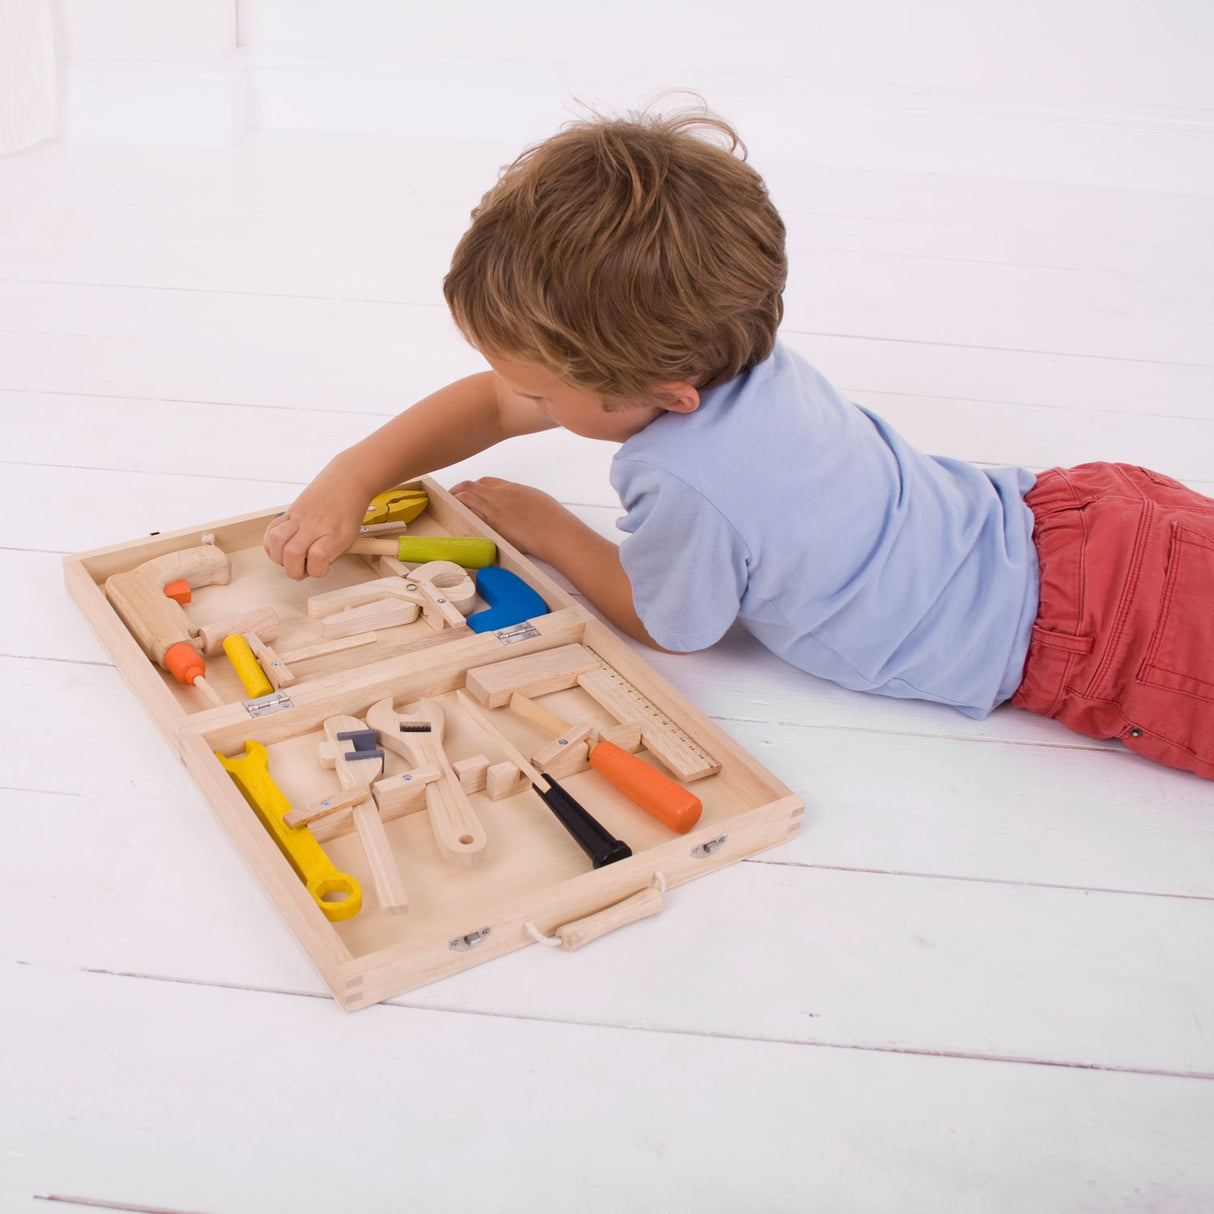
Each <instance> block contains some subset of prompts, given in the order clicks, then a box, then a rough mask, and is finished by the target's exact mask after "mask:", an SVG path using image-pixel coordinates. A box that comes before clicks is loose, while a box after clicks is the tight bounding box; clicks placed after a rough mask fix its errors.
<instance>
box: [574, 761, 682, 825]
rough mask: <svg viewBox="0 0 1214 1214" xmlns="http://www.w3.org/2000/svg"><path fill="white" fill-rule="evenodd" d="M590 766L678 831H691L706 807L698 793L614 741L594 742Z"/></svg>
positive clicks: (632, 799)
mask: <svg viewBox="0 0 1214 1214" xmlns="http://www.w3.org/2000/svg"><path fill="white" fill-rule="evenodd" d="M590 766H591V767H593V768H594V770H595V771H597V772H598V773H599V774H600V775H601V776H603V777H604V778H605V779H606V780H608V781H609V782H610V783H611V784H613V785H614V786H615V787H616V788H618V789H619V790H620V792H622V793H623V794H624V796H626V797H627V798H628V799H629V800H630V801H632V802H633V804H635V805H639V806H640V807H641V809H643V810H644V811H645V812H646V813H647V814H650V815H652V816H653V817H655V818H657V820H658V821H659V822H661V823H663V824H664V825H666V826H669V827H670V829H671V830H675V831H678V832H679V834H683V833H684V832H686V831H689V830H690V829H691V828H692V827H693V826H694V825H695V824H696V823H697V822H698V821H699V820H700V813H701V811H702V810H703V808H704V807H703V805H702V804H701V802H700V798H699V797H697V796H696V795H695V793H692V792H688V791H687V789H685V788H684V787H683V786H682V785H681V784H676V783H675V781H674V780H672V779H671V778H670V777H669V776H667V775H664V774H663V773H662V772H660V771H658V769H657V768H656V767H654V766H653V765H652V764H649V763H646V762H645V760H644V759H638V758H637V756H636V755H632V754H629V753H628V751H626V750H622V749H621V748H620V747H618V746H616V744H615V743H614V742H600V743H599V744H598V745H597V746H595V747H594V749H593V750H592V751H591V752H590Z"/></svg>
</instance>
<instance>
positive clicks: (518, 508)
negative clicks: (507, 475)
mask: <svg viewBox="0 0 1214 1214" xmlns="http://www.w3.org/2000/svg"><path fill="white" fill-rule="evenodd" d="M451 494H452V496H453V497H454V498H456V500H458V501H460V502H462V503H463V504H464V505H465V506H467V507H468V509H469V510H471V511H472V513H473V514H475V515H476V516H477V517H478V518H482V519H484V520H485V522H486V523H488V524H489V526H490V527H492V528H493V530H494V531H496V532H497V533H498V535H500V536H501V537H502V538H503V539H505V540H508V541H509V542H510V543H511V544H513V545H514V546H515V547H516V548H517V549H518V550H519V551H520V552H524V553H526V554H527V555H529V556H538V557H539V558H540V560H549V561H550V557H548V556H547V555H546V550H547V549H550V548H551V545H552V541H553V540H554V539H555V538H556V537H555V534H554V532H555V531H556V530H557V528H559V527H560V526H561V524H562V523H563V522H564V521H565V519H567V518H568V517H569V512H568V511H567V510H566V509H565V507H564V506H562V505H561V504H560V502H558V501H557V500H556V498H554V497H550V496H549V495H548V494H547V493H544V492H542V491H541V490H539V489H533V488H532V487H531V486H530V485H519V484H516V483H515V482H514V481H504V480H501V479H500V478H498V477H496V476H483V477H481V479H480V480H476V481H460V483H459V484H458V485H453V486H452V487H451ZM550 563H551V562H550Z"/></svg>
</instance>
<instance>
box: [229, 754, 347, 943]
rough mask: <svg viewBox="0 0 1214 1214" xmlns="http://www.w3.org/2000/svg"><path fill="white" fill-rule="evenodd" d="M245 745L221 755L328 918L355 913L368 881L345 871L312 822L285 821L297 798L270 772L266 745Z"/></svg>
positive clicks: (332, 918)
mask: <svg viewBox="0 0 1214 1214" xmlns="http://www.w3.org/2000/svg"><path fill="white" fill-rule="evenodd" d="M244 749H245V753H244V754H243V755H237V756H236V757H235V758H231V759H229V758H227V757H226V756H224V755H221V754H220V753H219V752H218V751H216V752H215V757H216V758H217V759H218V760H219V761H220V763H222V764H223V766H224V768H225V770H226V771H227V772H228V774H229V775H230V776H231V777H232V779H233V780H234V781H235V782H236V787H237V788H239V789H240V791H241V793H242V794H243V795H244V799H245V800H246V801H248V803H249V804H250V805H251V806H252V807H253V809H254V810H255V811H256V812H257V816H258V817H259V818H260V819H261V821H262V824H263V825H264V826H265V828H266V830H268V831H269V832H270V834H271V835H272V836H273V838H274V842H275V843H277V844H278V848H279V850H280V851H281V852H282V854H283V855H284V856H286V858H287V859H288V860H289V861H290V863H291V867H292V868H293V869H294V870H295V872H296V874H297V875H298V876H299V879H300V880H301V881H302V882H303V883H304V886H305V887H306V889H307V891H308V893H310V894H311V895H312V897H313V898H314V899H315V900H316V905H317V906H319V907H320V909H321V910H322V911H324V913H325V917H326V918H327V919H329V920H331V921H333V922H336V921H338V920H341V919H350V918H353V917H354V916H355V915H357V914H358V912H359V910H360V909H361V908H362V904H363V891H362V886H360V885H359V883H358V882H357V881H356V880H355V879H354V878H353V877H351V876H350V875H349V874H348V873H339V872H338V871H337V869H336V868H334V867H333V865H332V863H331V862H330V860H329V857H328V856H326V855H325V852H324V848H322V847H321V845H320V844H319V843H317V842H316V840H315V839H314V838H313V837H312V832H311V831H310V830H309V829H308V828H307V827H306V826H296V827H290V826H287V825H286V824H285V823H284V822H283V820H282V819H283V815H284V814H288V813H290V812H291V803H290V802H289V801H288V800H287V798H286V797H285V796H284V795H283V792H282V789H280V788H279V787H278V785H277V784H275V783H274V780H273V778H272V777H271V775H270V756H269V754H268V753H267V752H266V748H265V747H264V746H263V745H262V744H261V743H260V742H255V741H253V740H252V739H249V740H248V741H246V742H245V744H244Z"/></svg>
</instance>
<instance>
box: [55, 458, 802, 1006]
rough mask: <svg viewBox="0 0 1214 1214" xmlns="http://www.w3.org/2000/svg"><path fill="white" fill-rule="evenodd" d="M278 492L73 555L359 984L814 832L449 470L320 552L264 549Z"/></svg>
mask: <svg viewBox="0 0 1214 1214" xmlns="http://www.w3.org/2000/svg"><path fill="white" fill-rule="evenodd" d="M274 515H275V511H273V510H270V511H266V512H264V513H261V514H255V515H247V516H243V517H240V518H234V519H229V520H226V521H223V522H217V523H213V524H208V525H207V526H205V527H199V528H194V529H188V530H183V531H178V532H174V533H171V534H169V533H166V534H156V535H153V536H152V537H150V538H146V539H142V540H136V541H133V542H131V543H127V544H121V545H118V546H116V547H112V548H106V549H101V550H98V551H94V552H88V553H82V554H80V555H77V556H72V557H69V558H67V560H66V562H65V575H66V579H67V583H68V587H69V589H70V591H71V593H72V595H73V597H74V598H75V599H76V601H77V603H78V604H79V606H80V608H81V610H82V611H83V612H84V614H85V616H86V617H87V618H88V619H89V621H90V623H91V624H92V625H93V627H94V628H95V629H96V631H97V634H98V636H99V637H100V638H101V640H102V642H103V643H104V644H105V646H106V647H107V649H109V651H110V653H111V654H112V655H113V657H114V660H115V662H116V663H117V665H118V667H119V669H120V670H121V671H122V673H123V675H124V676H125V677H126V679H127V681H128V682H129V683H130V685H131V687H132V688H133V690H134V691H135V693H136V695H138V697H139V698H140V700H141V701H142V702H143V704H144V706H145V707H146V708H147V710H148V711H149V713H151V715H152V716H153V718H154V719H155V721H156V722H157V724H158V725H159V726H160V728H161V730H162V731H163V733H164V734H165V736H166V737H167V739H168V740H169V742H170V744H171V745H172V746H173V747H174V749H175V750H176V751H177V752H178V754H179V755H180V756H181V758H182V760H183V762H184V763H185V765H186V767H187V768H188V770H189V771H190V773H191V775H192V776H193V777H194V779H195V781H196V782H197V783H198V785H199V787H200V788H201V789H202V791H203V792H204V794H205V796H206V797H207V799H208V801H209V802H210V804H211V806H212V808H213V809H214V811H215V813H216V814H217V816H218V817H219V819H220V821H221V822H222V823H223V825H224V827H225V829H226V830H227V832H228V834H229V835H230V837H231V838H232V840H233V842H234V843H235V845H236V847H237V848H238V849H239V850H240V852H241V853H242V855H243V856H244V858H245V859H246V861H247V862H248V864H249V866H250V868H251V869H252V871H253V873H254V875H255V876H256V877H257V879H258V880H259V881H260V883H261V884H262V886H263V888H264V889H265V892H266V894H267V895H268V896H269V897H270V899H271V900H272V901H273V903H274V905H275V907H276V908H277V909H278V911H279V913H280V914H281V915H282V917H283V918H284V919H285V921H286V922H287V924H288V926H289V927H290V928H291V930H292V931H293V933H294V934H295V936H296V938H297V939H298V941H299V943H300V945H301V946H302V947H303V948H304V950H305V951H306V952H307V954H308V956H309V957H310V958H311V960H312V962H313V964H314V965H315V966H316V968H317V970H318V971H319V973H320V974H321V976H322V977H323V978H324V980H325V982H326V984H327V985H328V987H329V989H330V990H331V991H332V993H333V995H334V998H336V999H337V1001H338V1002H339V1003H340V1004H341V1006H342V1007H344V1008H346V1009H349V1010H353V1009H355V1008H360V1007H364V1006H366V1005H368V1004H371V1003H375V1002H378V1001H380V1000H383V999H387V998H390V997H391V996H393V995H396V994H401V993H403V992H405V991H408V990H411V989H413V988H415V987H417V986H421V985H423V984H425V983H427V982H432V981H434V980H436V979H438V978H441V977H443V976H445V975H447V974H451V973H455V972H457V971H459V970H462V969H466V968H468V967H469V966H472V965H476V964H479V963H481V962H482V961H486V960H489V959H490V958H494V957H499V956H502V955H503V954H506V953H510V952H512V951H514V950H515V949H518V948H521V947H523V946H525V945H528V944H530V943H532V942H533V941H536V940H539V941H543V942H544V943H547V944H549V945H552V946H559V947H560V948H563V949H571V948H577V947H580V946H581V945H582V944H584V943H586V942H588V941H589V940H592V939H594V938H595V937H597V936H600V935H602V934H603V933H604V932H607V931H612V930H615V929H616V928H618V927H621V926H623V925H625V924H627V923H630V922H633V921H634V920H636V919H639V918H642V917H644V916H646V915H652V914H654V913H656V912H657V911H659V910H661V909H662V907H663V905H664V901H665V891H666V890H667V889H669V888H670V887H672V886H675V885H678V884H679V883H680V882H683V881H686V880H689V879H690V878H692V877H695V876H699V875H701V874H703V873H707V872H710V871H712V870H713V869H716V868H719V867H720V866H722V865H723V864H728V863H731V862H732V861H734V860H738V859H741V858H742V857H744V856H747V855H750V854H752V853H754V852H756V851H759V850H761V849H763V848H765V847H770V846H772V845H773V844H775V843H779V842H782V841H783V840H785V839H786V838H788V837H789V836H790V835H791V834H793V833H795V832H796V829H797V827H798V825H799V822H800V817H801V812H802V804H801V802H800V801H799V800H798V799H797V798H796V797H794V796H793V795H792V794H791V793H790V792H789V791H788V789H786V788H785V787H784V786H783V785H781V784H780V783H779V782H778V781H777V780H776V779H775V778H774V777H773V776H772V775H771V774H770V773H769V772H767V771H766V770H764V769H763V768H762V767H761V766H760V765H759V764H758V763H757V762H756V761H755V760H754V759H753V758H752V757H751V756H750V755H749V754H747V753H746V752H745V751H744V750H743V749H742V748H741V747H739V746H738V744H737V743H736V742H734V741H733V740H732V739H731V738H729V737H728V736H727V735H726V734H725V733H723V732H722V731H721V730H720V729H719V728H718V727H717V726H716V725H714V724H713V723H712V722H711V721H710V720H708V718H707V717H705V716H704V715H703V714H701V713H699V712H698V711H697V710H696V709H695V708H694V707H693V706H692V705H690V704H689V703H687V701H686V700H685V699H683V698H682V697H681V696H680V695H679V694H678V692H676V691H675V690H674V689H673V688H672V687H670V686H669V684H667V683H666V682H664V681H663V680H662V679H661V678H660V676H658V675H657V673H656V672H655V671H653V670H652V669H651V668H650V667H649V666H648V665H647V664H646V663H645V662H643V661H642V660H640V659H639V658H638V657H637V656H636V654H635V653H634V651H633V649H632V647H631V646H630V645H628V644H627V643H625V642H623V641H622V640H620V638H619V637H618V636H616V634H615V633H613V632H612V631H611V630H610V629H609V628H608V627H607V626H606V625H604V624H603V623H602V622H601V621H599V620H598V618H597V617H595V616H594V615H593V614H592V613H591V612H589V611H588V610H587V609H586V608H585V607H584V606H582V605H581V604H580V603H579V602H578V601H577V600H576V599H575V598H574V597H573V596H571V595H570V594H569V593H567V592H566V591H565V590H564V589H562V588H561V587H560V586H558V585H557V584H556V583H555V582H553V581H552V580H551V579H550V578H549V577H547V576H546V575H545V574H544V573H543V572H542V571H541V570H540V569H538V568H537V567H536V566H534V565H532V564H531V563H530V562H528V561H527V560H526V559H525V558H524V557H523V556H521V555H520V554H519V553H518V552H517V551H515V550H514V549H513V548H511V547H510V545H508V544H507V543H505V542H504V541H503V540H502V539H501V538H500V537H498V536H496V535H494V534H493V533H492V532H491V531H490V530H489V529H488V528H487V527H486V526H485V524H484V523H483V522H481V520H479V519H478V518H477V517H476V516H475V515H473V514H472V513H471V512H469V511H468V510H467V509H465V508H464V507H463V506H462V505H460V503H459V502H457V501H456V500H455V499H454V498H452V497H451V496H450V495H449V494H448V493H446V491H445V490H443V489H442V488H441V487H440V486H439V485H437V484H436V483H434V482H433V481H431V480H429V479H425V480H422V481H419V482H417V483H414V484H410V485H404V486H400V487H399V488H397V489H394V490H391V491H390V492H388V493H385V494H381V495H380V496H379V497H377V498H376V499H375V500H374V501H373V502H371V503H370V506H369V508H368V510H367V515H366V518H365V521H364V526H363V529H362V534H361V535H360V536H359V537H358V539H356V540H355V542H354V544H353V546H352V548H351V549H350V551H349V552H348V553H347V554H346V555H344V556H342V557H340V558H339V559H338V560H337V561H335V562H334V563H333V565H332V567H331V569H330V571H329V573H328V574H327V575H326V576H325V577H324V578H319V579H311V580H309V581H305V582H293V581H291V580H290V579H289V578H288V577H287V576H286V575H285V574H284V573H283V571H282V570H281V569H280V568H279V567H278V566H276V565H274V564H273V563H272V562H271V561H270V560H269V558H268V557H266V555H265V553H264V552H263V551H262V549H261V537H262V534H263V532H264V530H265V528H266V526H267V524H268V523H269V522H270V521H271V519H272V518H273V517H274ZM239 879H241V878H240V877H239V875H237V874H234V875H233V880H239Z"/></svg>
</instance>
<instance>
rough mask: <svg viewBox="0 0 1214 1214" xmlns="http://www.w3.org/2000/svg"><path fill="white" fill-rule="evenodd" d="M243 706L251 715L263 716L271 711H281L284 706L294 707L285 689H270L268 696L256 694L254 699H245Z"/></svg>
mask: <svg viewBox="0 0 1214 1214" xmlns="http://www.w3.org/2000/svg"><path fill="white" fill-rule="evenodd" d="M244 706H245V708H246V710H247V711H248V714H249V716H251V717H265V716H269V714H270V713H272V712H282V710H283V709H284V708H294V707H295V705H294V703H292V701H291V697H290V696H289V695H287V693H286V692H285V691H272V692H270V694H269V695H268V696H258V698H257V699H256V700H245V702H244Z"/></svg>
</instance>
